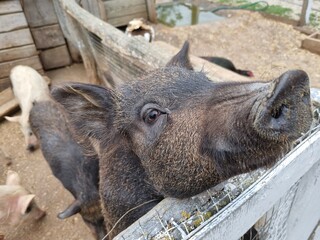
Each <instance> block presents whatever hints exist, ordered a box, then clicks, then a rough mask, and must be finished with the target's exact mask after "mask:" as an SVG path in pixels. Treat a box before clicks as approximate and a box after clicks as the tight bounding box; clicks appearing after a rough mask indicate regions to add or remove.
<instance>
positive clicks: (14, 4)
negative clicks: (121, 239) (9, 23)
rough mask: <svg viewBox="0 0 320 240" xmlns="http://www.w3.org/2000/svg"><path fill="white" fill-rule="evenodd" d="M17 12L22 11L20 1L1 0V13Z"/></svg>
mask: <svg viewBox="0 0 320 240" xmlns="http://www.w3.org/2000/svg"><path fill="white" fill-rule="evenodd" d="M15 12H22V7H21V4H20V1H18V0H15V1H12V0H11V1H0V15H1V14H8V13H15Z"/></svg>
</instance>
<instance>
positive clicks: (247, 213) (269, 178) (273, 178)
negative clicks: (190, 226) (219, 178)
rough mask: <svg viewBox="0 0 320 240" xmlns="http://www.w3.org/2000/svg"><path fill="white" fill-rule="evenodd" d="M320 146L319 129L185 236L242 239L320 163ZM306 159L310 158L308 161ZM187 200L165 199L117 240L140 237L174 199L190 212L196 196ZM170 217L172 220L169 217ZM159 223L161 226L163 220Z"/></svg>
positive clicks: (115, 239) (177, 204)
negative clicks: (142, 231) (319, 151)
mask: <svg viewBox="0 0 320 240" xmlns="http://www.w3.org/2000/svg"><path fill="white" fill-rule="evenodd" d="M319 148H320V131H317V132H315V133H313V134H312V135H311V136H310V137H308V138H307V139H306V140H304V141H303V142H302V143H301V144H300V145H299V146H297V147H296V148H295V149H294V150H292V151H291V152H290V153H288V154H287V155H286V156H285V157H284V158H283V159H282V160H280V162H279V163H278V164H276V165H275V166H274V167H273V168H271V169H270V170H268V171H267V172H266V173H265V174H264V175H262V176H261V177H260V178H259V179H258V181H256V182H255V183H254V184H253V185H252V186H251V187H249V188H248V189H247V190H245V191H244V192H242V193H241V195H240V196H238V198H237V199H236V200H235V201H232V202H231V203H230V204H229V205H228V206H226V207H225V208H224V209H223V210H222V211H220V212H218V213H217V214H216V215H214V216H213V217H211V218H210V219H209V220H208V221H207V222H206V224H201V225H200V226H199V227H198V228H197V229H196V230H194V231H193V232H191V234H190V235H188V236H187V237H186V238H185V239H190V240H199V239H208V240H209V239H210V240H221V239H239V238H240V237H241V236H242V235H243V234H244V233H245V232H246V231H247V230H248V229H249V228H250V227H251V226H253V225H254V224H255V223H256V221H257V220H258V219H259V218H260V217H262V216H263V215H264V213H266V212H267V211H268V210H269V209H271V208H272V207H273V206H274V204H275V203H276V202H277V201H278V200H279V199H280V198H282V197H283V196H285V195H286V193H287V192H288V191H289V189H291V187H292V186H293V185H294V184H295V183H296V182H297V181H299V180H300V178H301V177H303V176H305V175H306V174H308V171H310V170H311V169H314V168H315V167H316V166H318V165H319V164H320V156H319V155H317V154H314V149H319ZM306 159H307V160H308V161H306ZM316 179H317V178H316ZM313 181H314V178H313ZM205 194H206V192H203V193H201V194H200V195H205ZM199 198H201V197H199ZM317 199H318V198H314V201H316V200H317ZM187 200H188V199H183V200H177V199H171V198H167V199H164V200H163V201H162V202H160V203H159V204H158V205H157V206H156V207H154V208H153V209H152V210H151V211H149V212H148V213H147V214H146V215H144V216H143V217H142V218H140V219H139V220H137V221H136V222H135V223H133V224H132V225H131V226H130V227H129V228H127V229H126V230H125V231H123V232H121V233H120V234H119V235H118V236H116V237H115V238H114V240H121V239H128V240H129V239H139V237H140V236H141V229H143V230H144V231H146V232H147V229H150V228H152V227H153V228H154V227H155V225H154V224H153V223H152V222H151V221H150V220H151V219H152V218H151V216H152V215H154V216H164V213H165V211H171V210H169V209H168V207H167V206H170V205H171V204H172V203H173V204H172V205H173V206H176V207H177V208H178V209H180V210H183V205H185V206H186V208H185V211H187V212H188V204H189V202H190V201H192V200H193V198H190V199H189V201H187ZM304 207H305V205H303V207H302V206H301V208H302V209H301V211H303V208H304ZM163 209H165V210H163ZM186 209H187V210H186ZM174 211H175V209H174ZM178 216H179V215H178ZM180 216H181V212H180ZM171 217H172V216H171ZM156 218H157V217H156ZM163 220H164V219H163ZM167 220H170V218H168V219H167ZM152 224H153V225H152ZM159 225H160V227H161V224H160V223H159ZM313 227H314V225H313ZM268 239H269V238H268ZM285 239H306V238H285Z"/></svg>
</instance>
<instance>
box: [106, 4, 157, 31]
mask: <svg viewBox="0 0 320 240" xmlns="http://www.w3.org/2000/svg"><path fill="white" fill-rule="evenodd" d="M103 4H104V7H105V11H106V18H107V19H106V21H107V22H108V23H110V24H111V25H113V26H115V27H119V26H125V25H127V24H128V22H129V21H131V20H132V19H134V18H145V19H148V20H149V21H151V22H156V12H155V2H154V0H130V1H127V0H104V2H103Z"/></svg>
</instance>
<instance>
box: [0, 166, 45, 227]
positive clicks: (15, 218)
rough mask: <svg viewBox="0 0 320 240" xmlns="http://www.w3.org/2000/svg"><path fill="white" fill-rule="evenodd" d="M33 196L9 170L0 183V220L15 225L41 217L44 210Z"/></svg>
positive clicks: (16, 175) (43, 214) (14, 173)
mask: <svg viewBox="0 0 320 240" xmlns="http://www.w3.org/2000/svg"><path fill="white" fill-rule="evenodd" d="M34 197H35V195H34V194H30V193H29V192H28V191H27V190H26V189H25V188H24V187H22V186H21V185H20V177H19V175H18V174H17V173H16V172H14V171H11V170H9V171H8V174H7V180H6V184H5V185H0V222H3V221H5V222H4V223H5V224H9V225H11V226H17V225H19V224H20V223H22V222H28V221H30V220H39V219H41V218H43V217H44V216H45V215H46V212H45V211H43V210H42V209H41V208H39V207H38V206H37V204H36V202H35V200H34ZM3 216H5V219H4V218H2V217H3Z"/></svg>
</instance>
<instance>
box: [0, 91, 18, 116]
mask: <svg viewBox="0 0 320 240" xmlns="http://www.w3.org/2000/svg"><path fill="white" fill-rule="evenodd" d="M0 94H1V93H0ZM18 107H19V105H18V101H17V100H16V99H15V98H13V99H11V100H10V101H8V102H6V103H5V104H3V105H1V106H0V120H3V119H4V116H8V115H10V114H11V113H13V112H14V111H16V110H17V109H18Z"/></svg>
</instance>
